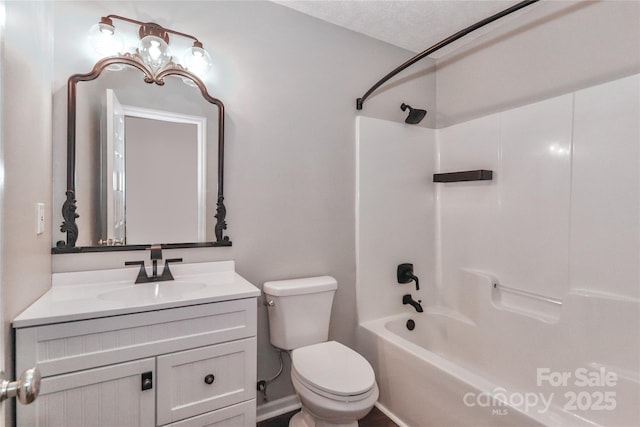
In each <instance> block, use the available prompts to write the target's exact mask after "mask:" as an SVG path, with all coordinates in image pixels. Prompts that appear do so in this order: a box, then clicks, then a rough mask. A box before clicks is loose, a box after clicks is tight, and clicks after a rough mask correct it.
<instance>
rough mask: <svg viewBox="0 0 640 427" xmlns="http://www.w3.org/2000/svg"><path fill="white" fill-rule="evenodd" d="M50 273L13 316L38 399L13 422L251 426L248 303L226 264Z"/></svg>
mask: <svg viewBox="0 0 640 427" xmlns="http://www.w3.org/2000/svg"><path fill="white" fill-rule="evenodd" d="M171 269H172V270H173V274H174V277H175V280H174V281H166V282H154V283H145V284H139V285H134V284H133V283H134V281H135V278H136V274H137V273H138V269H137V268H124V269H118V270H103V271H88V272H78V273H61V274H54V276H53V286H52V288H51V289H50V290H49V291H48V292H47V293H46V294H45V295H43V296H42V297H41V298H40V299H38V300H37V301H36V302H35V303H34V304H33V305H31V306H30V307H29V308H28V309H27V310H25V311H24V312H23V313H22V314H21V315H20V316H18V317H17V318H16V319H15V320H14V322H13V327H14V329H15V337H16V346H15V348H16V371H17V372H22V371H23V370H24V369H26V368H29V367H33V366H37V367H38V369H39V370H40V372H41V374H42V383H41V389H40V395H39V396H38V398H37V399H36V400H35V401H34V402H33V403H32V404H31V405H26V406H23V405H19V406H18V407H17V414H16V419H17V425H18V426H36V425H37V426H67V427H74V426H78V427H80V426H82V427H87V426H105V427H106V426H109V427H111V426H119V427H125V426H149V427H151V426H180V427H199V426H222V425H225V426H228V425H233V426H255V422H256V415H255V413H256V400H255V397H256V389H255V384H256V308H257V302H256V299H257V297H258V295H259V294H260V291H259V289H257V288H256V287H255V286H253V285H252V284H250V283H249V282H248V281H246V280H245V279H243V278H242V277H241V276H239V275H238V274H237V273H236V272H235V267H234V263H233V261H224V262H209V263H199V264H185V265H179V264H176V265H175V266H174V265H172V266H171Z"/></svg>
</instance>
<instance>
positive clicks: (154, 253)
mask: <svg viewBox="0 0 640 427" xmlns="http://www.w3.org/2000/svg"><path fill="white" fill-rule="evenodd" d="M149 250H151V263H152V265H153V272H152V274H151V276H148V275H147V270H146V269H145V268H144V261H125V263H124V265H139V266H140V271H139V272H138V277H137V278H136V285H137V284H138V283H149V282H164V281H166V280H173V274H171V270H169V263H171V262H182V258H171V259H166V260H165V261H164V269H163V270H162V275H160V276H158V260H159V259H162V246H160V245H152V246H151V247H150V248H149Z"/></svg>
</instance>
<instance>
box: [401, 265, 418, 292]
mask: <svg viewBox="0 0 640 427" xmlns="http://www.w3.org/2000/svg"><path fill="white" fill-rule="evenodd" d="M396 277H397V278H398V283H409V282H411V281H412V280H413V281H415V282H416V291H419V290H420V282H419V281H418V277H417V276H416V275H414V274H413V264H410V263H404V264H399V265H398V270H397V272H396Z"/></svg>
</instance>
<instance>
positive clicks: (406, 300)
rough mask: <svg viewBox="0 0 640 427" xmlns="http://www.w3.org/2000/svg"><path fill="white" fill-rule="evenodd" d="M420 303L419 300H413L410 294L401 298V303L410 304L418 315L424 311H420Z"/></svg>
mask: <svg viewBox="0 0 640 427" xmlns="http://www.w3.org/2000/svg"><path fill="white" fill-rule="evenodd" d="M421 302H422V301H420V300H418V301H416V300H414V299H413V298H412V297H411V294H406V295H403V296H402V303H403V304H405V305H406V304H411V305H412V306H413V308H415V309H416V311H417V312H418V313H422V312H423V311H424V310H422V306H421V305H420V303H421Z"/></svg>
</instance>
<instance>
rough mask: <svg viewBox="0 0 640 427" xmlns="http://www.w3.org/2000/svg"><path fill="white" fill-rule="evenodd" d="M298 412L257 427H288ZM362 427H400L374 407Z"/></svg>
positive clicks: (278, 417) (264, 422)
mask: <svg viewBox="0 0 640 427" xmlns="http://www.w3.org/2000/svg"><path fill="white" fill-rule="evenodd" d="M297 412H298V411H293V412H289V413H286V414H283V415H280V416H277V417H275V418H271V419H269V420H265V421H262V422H259V423H258V425H257V427H287V426H288V425H289V419H290V418H291V417H293V416H294V415H295V414H296V413H297ZM358 423H359V424H360V427H398V425H397V424H396V423H394V422H393V421H391V420H390V419H389V418H387V416H386V415H385V414H383V413H382V412H380V410H379V409H378V408H376V407H374V408H373V409H372V410H371V412H369V413H368V414H367V416H366V417H364V418H363V419H361V420H360V421H358Z"/></svg>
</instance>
